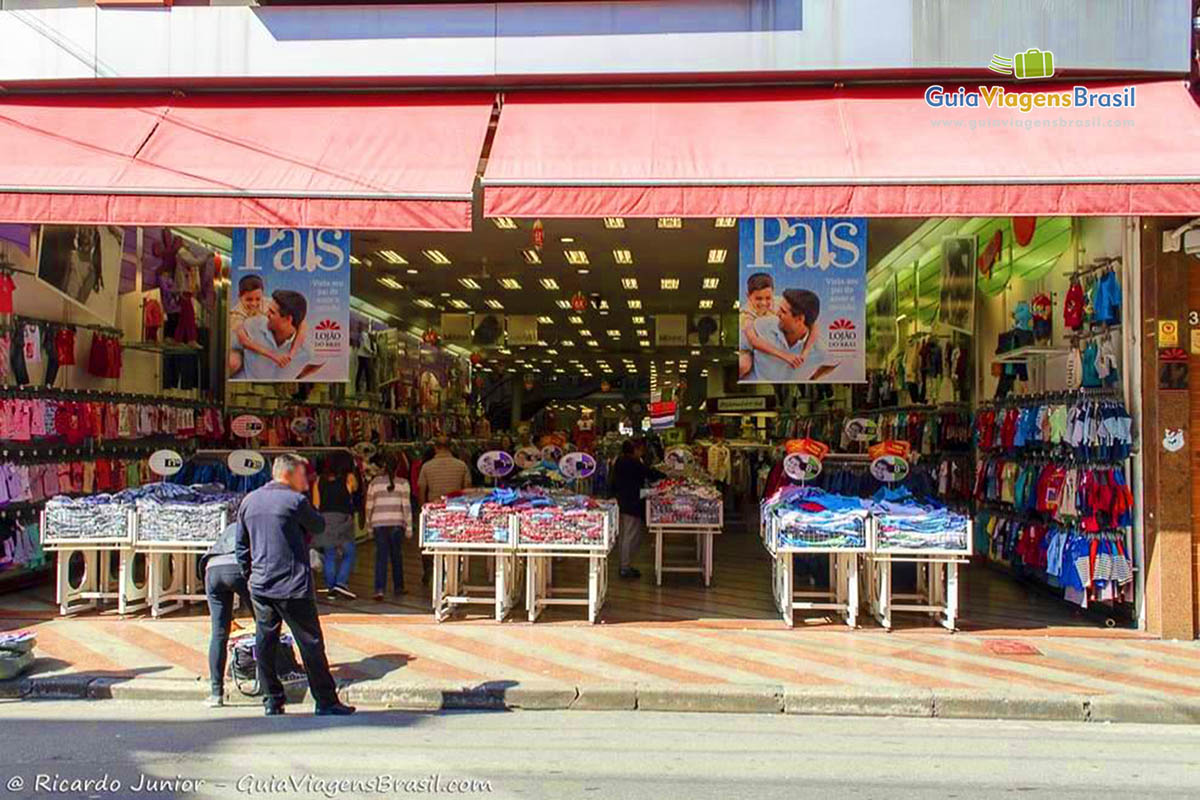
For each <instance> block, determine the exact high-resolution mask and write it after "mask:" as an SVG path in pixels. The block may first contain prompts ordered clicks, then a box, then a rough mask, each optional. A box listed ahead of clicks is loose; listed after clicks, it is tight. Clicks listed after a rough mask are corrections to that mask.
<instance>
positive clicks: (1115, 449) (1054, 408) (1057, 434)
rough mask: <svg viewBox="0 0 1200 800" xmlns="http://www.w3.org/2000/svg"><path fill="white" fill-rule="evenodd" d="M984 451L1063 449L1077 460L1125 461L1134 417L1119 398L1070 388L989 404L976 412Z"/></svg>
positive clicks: (978, 440) (978, 436) (979, 441)
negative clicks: (1096, 395)
mask: <svg viewBox="0 0 1200 800" xmlns="http://www.w3.org/2000/svg"><path fill="white" fill-rule="evenodd" d="M975 441H976V444H977V446H978V447H979V449H980V450H981V451H1005V452H1009V453H1014V452H1017V451H1024V450H1051V451H1056V450H1057V451H1061V452H1064V453H1067V454H1069V455H1071V456H1072V457H1073V458H1075V459H1076V460H1078V461H1123V460H1125V459H1127V458H1128V457H1129V454H1130V452H1131V450H1132V449H1133V418H1132V417H1131V416H1130V415H1129V412H1128V411H1127V410H1126V408H1125V404H1124V402H1122V401H1121V400H1120V399H1118V398H1116V397H1095V396H1092V395H1086V394H1085V395H1074V394H1071V393H1067V394H1059V395H1052V396H1050V397H1048V398H1042V397H1031V398H1024V399H1020V400H1017V401H1015V402H1010V403H1002V404H998V405H992V406H986V407H983V408H980V409H979V410H978V411H977V412H976V414H975Z"/></svg>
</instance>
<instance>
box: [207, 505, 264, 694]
mask: <svg viewBox="0 0 1200 800" xmlns="http://www.w3.org/2000/svg"><path fill="white" fill-rule="evenodd" d="M236 544H237V523H236V522H231V523H229V525H227V526H226V527H225V530H224V531H222V533H221V535H220V537H219V538H218V539H217V540H216V541H215V542H213V544H212V547H210V548H208V552H207V553H205V554H204V555H203V556H201V557H200V574H201V575H203V576H204V596H205V598H207V600H208V616H209V618H210V619H211V620H212V634H211V635H210V636H209V639H208V679H209V682H210V684H211V685H212V692H211V693H210V694H209V696H208V700H207V701H206V703H207V705H208V706H209V707H210V708H219V707H220V706H223V705H225V662H226V659H227V658H228V651H227V649H226V648H227V647H228V646H229V629H230V628H231V627H232V626H233V598H234V597H238V598H241V601H242V606H243V607H244V608H246V609H253V607H254V606H253V604H252V603H251V602H250V588H249V586H248V585H247V584H246V576H245V575H243V574H242V568H241V567H240V566H238V561H237V556H236V555H235V554H234V548H235V546H236Z"/></svg>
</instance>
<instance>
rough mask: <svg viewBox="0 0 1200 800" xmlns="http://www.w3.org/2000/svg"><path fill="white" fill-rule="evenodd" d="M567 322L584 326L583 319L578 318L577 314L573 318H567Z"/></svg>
mask: <svg viewBox="0 0 1200 800" xmlns="http://www.w3.org/2000/svg"><path fill="white" fill-rule="evenodd" d="M567 322H569V323H571V324H572V325H582V324H583V317H581V316H578V315H577V314H572V315H571V316H569V317H567Z"/></svg>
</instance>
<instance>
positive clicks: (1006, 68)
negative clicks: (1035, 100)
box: [988, 47, 1054, 80]
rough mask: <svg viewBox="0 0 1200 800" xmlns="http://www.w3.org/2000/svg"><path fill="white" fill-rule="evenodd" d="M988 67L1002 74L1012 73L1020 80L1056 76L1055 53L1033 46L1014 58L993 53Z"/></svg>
mask: <svg viewBox="0 0 1200 800" xmlns="http://www.w3.org/2000/svg"><path fill="white" fill-rule="evenodd" d="M988 69H989V70H991V71H992V72H996V73H999V74H1001V75H1012V76H1013V77H1015V78H1017V79H1018V80H1030V79H1036V78H1052V77H1054V54H1053V53H1051V52H1050V51H1049V50H1038V49H1037V48H1036V47H1031V48H1029V49H1028V50H1026V51H1025V52H1024V53H1017V54H1016V55H1014V56H1013V57H1012V58H1006V57H1004V56H998V55H993V56H992V60H991V61H990V62H988Z"/></svg>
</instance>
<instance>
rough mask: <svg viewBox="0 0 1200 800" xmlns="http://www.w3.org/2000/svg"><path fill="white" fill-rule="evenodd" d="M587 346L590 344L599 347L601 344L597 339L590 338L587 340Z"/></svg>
mask: <svg viewBox="0 0 1200 800" xmlns="http://www.w3.org/2000/svg"><path fill="white" fill-rule="evenodd" d="M587 346H588V347H599V346H600V343H599V342H597V341H596V340H595V339H588V340H587Z"/></svg>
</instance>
